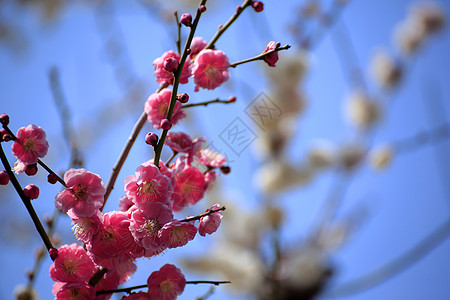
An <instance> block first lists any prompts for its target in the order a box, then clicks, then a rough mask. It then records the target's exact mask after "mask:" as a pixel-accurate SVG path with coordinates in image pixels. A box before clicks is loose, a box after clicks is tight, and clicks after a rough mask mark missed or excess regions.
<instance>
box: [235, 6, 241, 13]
mask: <svg viewBox="0 0 450 300" xmlns="http://www.w3.org/2000/svg"><path fill="white" fill-rule="evenodd" d="M240 12H242V6H240V5H238V6H236V13H237V14H239V13H240Z"/></svg>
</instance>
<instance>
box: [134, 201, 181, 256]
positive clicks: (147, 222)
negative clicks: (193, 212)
mask: <svg viewBox="0 0 450 300" xmlns="http://www.w3.org/2000/svg"><path fill="white" fill-rule="evenodd" d="M148 208H149V209H148V213H143V212H141V211H140V210H135V211H134V212H133V214H132V215H131V223H130V230H131V233H132V235H133V237H134V239H135V241H136V243H137V244H138V245H140V246H142V247H144V248H145V249H147V250H151V251H155V250H158V249H160V248H161V247H162V246H163V245H162V244H161V241H160V238H159V236H158V232H159V230H160V229H161V228H162V227H163V225H164V224H166V223H167V222H170V221H172V220H173V214H172V210H171V209H170V208H169V207H168V206H167V205H165V204H162V203H160V202H152V203H150V204H149V206H148Z"/></svg>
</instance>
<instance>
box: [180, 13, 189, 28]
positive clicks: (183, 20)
mask: <svg viewBox="0 0 450 300" xmlns="http://www.w3.org/2000/svg"><path fill="white" fill-rule="evenodd" d="M180 23H181V24H183V25H184V26H186V27H190V26H191V25H192V16H191V14H183V15H181V18H180Z"/></svg>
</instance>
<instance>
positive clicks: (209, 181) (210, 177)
mask: <svg viewBox="0 0 450 300" xmlns="http://www.w3.org/2000/svg"><path fill="white" fill-rule="evenodd" d="M216 178H217V174H216V172H214V171H213V170H210V171H208V172H206V174H205V190H207V189H208V188H210V187H211V186H212V185H213V184H214V182H215V181H216Z"/></svg>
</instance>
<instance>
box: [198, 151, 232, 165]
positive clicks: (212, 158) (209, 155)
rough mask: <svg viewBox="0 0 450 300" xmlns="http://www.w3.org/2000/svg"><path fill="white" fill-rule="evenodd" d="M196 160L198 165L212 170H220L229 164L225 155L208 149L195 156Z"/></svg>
mask: <svg viewBox="0 0 450 300" xmlns="http://www.w3.org/2000/svg"><path fill="white" fill-rule="evenodd" d="M195 158H196V159H197V162H198V163H200V164H202V165H205V166H207V167H211V168H220V167H221V166H223V165H224V164H225V163H226V162H227V159H226V157H225V156H224V155H223V154H220V153H218V152H215V151H212V150H211V149H207V148H204V149H200V150H199V151H198V152H197V153H196V154H195Z"/></svg>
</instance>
